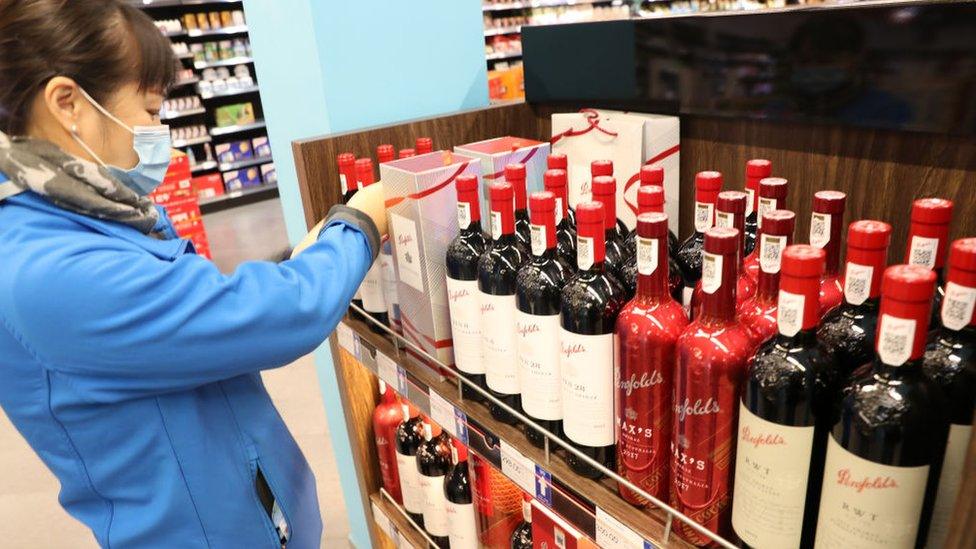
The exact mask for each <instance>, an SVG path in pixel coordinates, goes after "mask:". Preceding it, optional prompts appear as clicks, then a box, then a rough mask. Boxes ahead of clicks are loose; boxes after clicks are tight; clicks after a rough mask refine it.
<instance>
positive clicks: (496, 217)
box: [491, 212, 502, 240]
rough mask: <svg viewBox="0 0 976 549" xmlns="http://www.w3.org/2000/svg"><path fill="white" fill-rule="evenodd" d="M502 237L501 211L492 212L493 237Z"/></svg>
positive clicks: (495, 238) (496, 238)
mask: <svg viewBox="0 0 976 549" xmlns="http://www.w3.org/2000/svg"><path fill="white" fill-rule="evenodd" d="M501 237H502V214H501V212H491V239H492V240H498V239H499V238H501Z"/></svg>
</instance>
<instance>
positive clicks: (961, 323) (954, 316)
mask: <svg viewBox="0 0 976 549" xmlns="http://www.w3.org/2000/svg"><path fill="white" fill-rule="evenodd" d="M974 305H976V288H968V287H966V286H960V285H959V284H956V283H955V282H948V283H946V285H945V298H943V300H942V325H943V326H945V327H946V328H949V329H950V330H962V329H963V328H965V327H966V326H968V325H969V323H970V322H971V321H972V320H973V306H974Z"/></svg>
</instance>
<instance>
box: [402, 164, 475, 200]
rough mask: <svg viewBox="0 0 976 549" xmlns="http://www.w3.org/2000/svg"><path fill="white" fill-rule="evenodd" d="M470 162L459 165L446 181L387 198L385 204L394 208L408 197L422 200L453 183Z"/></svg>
mask: <svg viewBox="0 0 976 549" xmlns="http://www.w3.org/2000/svg"><path fill="white" fill-rule="evenodd" d="M470 163H471V162H462V163H461V164H460V165H458V169H457V171H455V172H454V174H453V175H451V177H448V178H447V179H445V180H444V181H442V182H440V183H438V184H436V185H434V186H433V187H430V188H427V189H424V190H422V191H420V192H416V193H411V194H408V195H407V196H395V197H393V198H390V199H389V200H387V201H386V202H384V203H383V204H384V205H385V206H386V207H387V208H392V207H393V206H396V205H397V204H399V203H401V202H403V201H404V200H407V199H410V200H420V199H421V198H424V197H426V196H430V195H432V194H434V193H436V192H437V191H439V190H441V189H443V188H444V187H447V186H448V185H450V184H451V183H453V182H454V180H455V179H457V177H458V176H459V175H461V174H462V173H464V170H466V169H468V164H470Z"/></svg>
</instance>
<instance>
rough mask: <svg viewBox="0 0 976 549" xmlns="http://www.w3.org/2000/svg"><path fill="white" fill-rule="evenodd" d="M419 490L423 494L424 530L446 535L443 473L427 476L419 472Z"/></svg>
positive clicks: (441, 535)
mask: <svg viewBox="0 0 976 549" xmlns="http://www.w3.org/2000/svg"><path fill="white" fill-rule="evenodd" d="M418 476H419V477H420V491H421V493H422V494H423V495H424V530H427V533H428V534H430V535H431V536H434V537H444V536H447V535H448V533H449V532H448V528H447V498H445V497H444V475H441V476H438V477H428V476H427V475H424V474H419V473H418Z"/></svg>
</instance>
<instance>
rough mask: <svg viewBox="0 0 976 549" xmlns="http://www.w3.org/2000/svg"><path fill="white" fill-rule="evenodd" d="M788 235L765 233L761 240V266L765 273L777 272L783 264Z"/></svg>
mask: <svg viewBox="0 0 976 549" xmlns="http://www.w3.org/2000/svg"><path fill="white" fill-rule="evenodd" d="M784 248H786V237H785V236H776V235H772V234H763V235H762V236H761V237H760V240H759V268H760V269H762V270H763V272H764V273H769V274H776V273H778V272H779V269H780V266H781V265H782V264H783V249H784Z"/></svg>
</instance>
